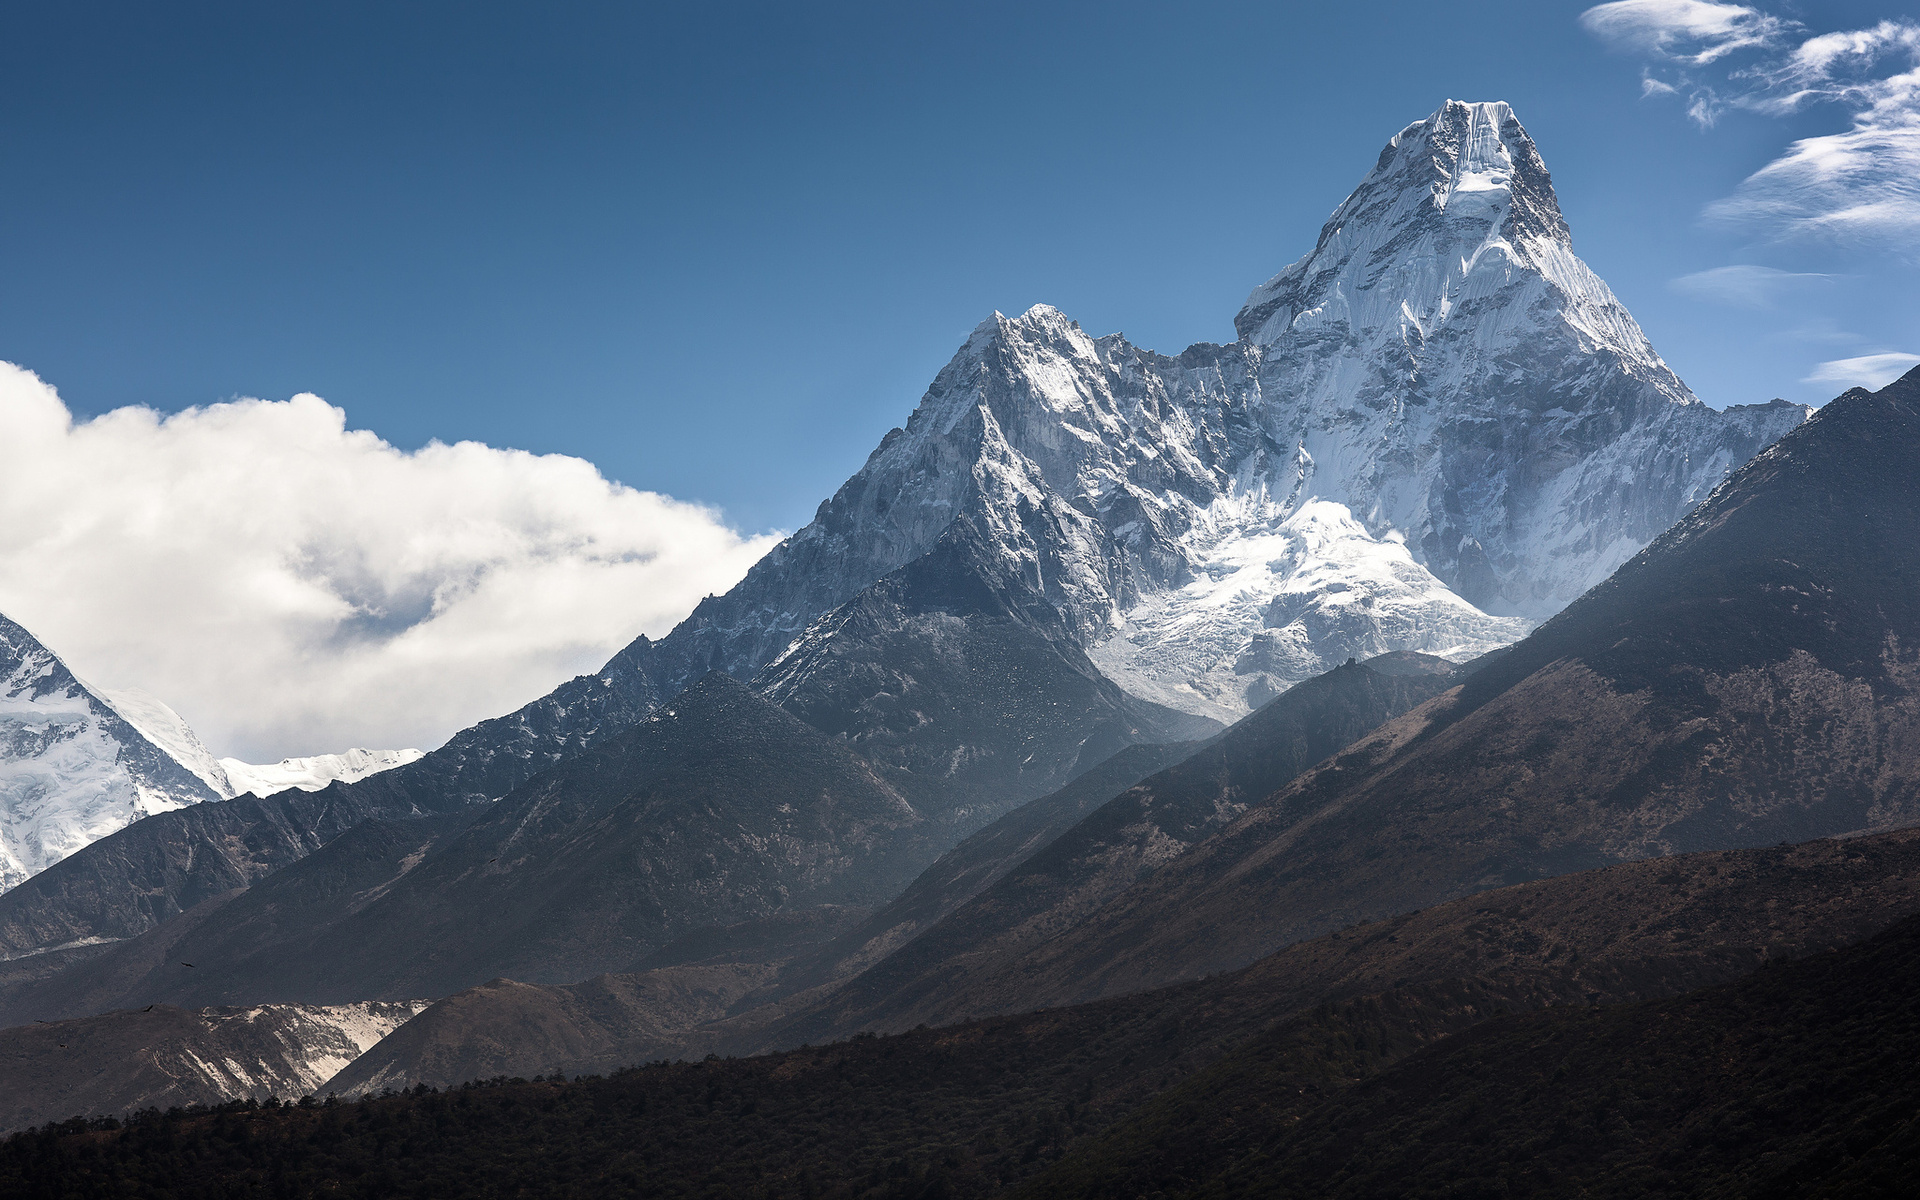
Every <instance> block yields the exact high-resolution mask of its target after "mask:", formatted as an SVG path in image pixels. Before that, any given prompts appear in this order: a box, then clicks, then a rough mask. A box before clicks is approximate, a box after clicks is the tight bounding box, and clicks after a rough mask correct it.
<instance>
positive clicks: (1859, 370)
mask: <svg viewBox="0 0 1920 1200" xmlns="http://www.w3.org/2000/svg"><path fill="white" fill-rule="evenodd" d="M1915 364H1920V354H1863V355H1861V356H1860V357H1859V358H1836V359H1834V360H1833V361H1832V362H1823V363H1821V364H1820V365H1819V366H1817V367H1815V368H1814V369H1813V374H1811V375H1809V376H1807V377H1806V378H1805V379H1803V380H1801V382H1802V383H1833V384H1839V385H1841V386H1843V387H1863V388H1871V389H1873V390H1875V391H1878V390H1879V389H1880V388H1883V387H1885V386H1887V385H1888V384H1890V383H1892V382H1893V381H1894V380H1896V379H1898V378H1900V377H1901V376H1902V375H1905V374H1906V373H1907V372H1908V371H1911V370H1912V369H1913V368H1914V366H1915Z"/></svg>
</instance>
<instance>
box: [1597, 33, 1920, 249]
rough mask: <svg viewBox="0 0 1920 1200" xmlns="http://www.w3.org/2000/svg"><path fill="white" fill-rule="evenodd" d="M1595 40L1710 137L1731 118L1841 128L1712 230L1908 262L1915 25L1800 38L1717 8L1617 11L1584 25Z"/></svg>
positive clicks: (1752, 182)
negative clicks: (1643, 61) (1855, 249)
mask: <svg viewBox="0 0 1920 1200" xmlns="http://www.w3.org/2000/svg"><path fill="white" fill-rule="evenodd" d="M1580 22H1581V24H1582V25H1583V26H1584V27H1585V28H1586V29H1587V30H1588V31H1589V32H1591V33H1593V34H1594V35H1595V36H1597V37H1600V38H1602V39H1603V40H1605V41H1608V42H1610V43H1612V44H1614V45H1616V46H1620V47H1622V48H1624V49H1629V50H1633V51H1636V52H1638V53H1641V54H1643V55H1645V56H1647V57H1648V58H1649V59H1650V60H1651V61H1650V63H1649V64H1648V66H1647V67H1645V68H1644V69H1643V71H1642V77H1641V78H1642V92H1643V94H1645V95H1648V96H1666V95H1674V96H1679V97H1682V98H1684V100H1685V102H1686V105H1687V112H1688V114H1689V115H1690V116H1691V117H1692V118H1693V119H1694V120H1695V121H1697V122H1698V123H1699V124H1700V125H1701V126H1702V127H1710V126H1712V125H1713V123H1714V122H1715V121H1716V120H1717V119H1718V118H1719V116H1720V115H1721V114H1723V113H1725V112H1726V111H1728V110H1730V109H1740V110H1745V111H1749V112H1755V113H1760V114H1764V115H1768V116H1786V115H1789V114H1792V113H1795V112H1799V111H1801V110H1803V109H1806V108H1808V107H1810V106H1813V105H1817V104H1832V105H1837V106H1839V107H1840V108H1842V109H1843V110H1844V111H1845V112H1846V114H1847V121H1848V124H1849V128H1847V129H1845V130H1842V131H1838V132H1835V133H1830V134H1823V135H1820V136H1818V137H1810V138H1803V139H1801V140H1799V141H1796V142H1794V143H1793V144H1792V145H1791V146H1789V147H1788V148H1787V150H1786V151H1785V153H1783V154H1781V155H1780V156H1779V157H1778V158H1776V159H1774V160H1773V161H1772V162H1770V163H1768V164H1767V165H1766V166H1764V167H1762V168H1761V169H1760V170H1758V171H1756V172H1754V173H1753V174H1752V175H1751V176H1749V177H1748V178H1747V179H1746V180H1744V181H1743V182H1742V183H1741V184H1740V185H1739V186H1738V187H1737V188H1736V189H1734V192H1733V194H1732V195H1730V196H1727V197H1726V198H1724V199H1722V200H1720V201H1717V202H1716V203H1714V204H1712V205H1710V206H1709V207H1708V209H1707V212H1706V216H1707V217H1708V219H1709V220H1711V221H1714V222H1717V223H1721V224H1725V225H1730V226H1738V227H1743V228H1749V229H1753V230H1755V231H1758V232H1760V233H1762V234H1764V235H1766V236H1770V237H1773V238H1776V239H1779V240H1793V239H1800V238H1822V239H1828V240H1833V241H1839V242H1849V243H1856V244H1873V245H1886V246H1892V247H1895V248H1897V249H1899V250H1901V251H1902V252H1905V253H1909V254H1911V253H1913V247H1914V244H1915V235H1916V234H1920V22H1915V21H1912V20H1904V19H1903V20H1887V21H1881V22H1879V23H1878V24H1876V25H1874V26H1872V27H1869V28H1864V29H1848V30H1839V31H1835V32H1830V33H1822V34H1817V35H1811V36H1809V35H1807V33H1806V31H1805V29H1804V28H1803V27H1802V26H1800V25H1799V24H1797V23H1795V22H1792V21H1788V20H1786V19H1784V18H1781V17H1777V16H1773V15H1770V14H1767V13H1765V12H1762V11H1761V10H1759V9H1757V8H1753V7H1751V6H1748V5H1741V4H1726V3H1718V2H1712V0H1620V2H1619V3H1613V4H1602V5H1599V6H1597V7H1594V8H1590V9H1588V10H1587V11H1586V12H1585V13H1583V14H1581V17H1580Z"/></svg>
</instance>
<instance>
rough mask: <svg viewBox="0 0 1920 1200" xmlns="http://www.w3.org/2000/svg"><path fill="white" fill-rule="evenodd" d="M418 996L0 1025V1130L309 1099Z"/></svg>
mask: <svg viewBox="0 0 1920 1200" xmlns="http://www.w3.org/2000/svg"><path fill="white" fill-rule="evenodd" d="M423 1007H424V1005H423V1004H422V1003H420V1002H414V1001H409V1002H402V1003H374V1004H346V1005H339V1006H336V1007H332V1008H320V1007H314V1006H311V1005H297V1004H282V1005H266V1006H262V1007H256V1008H246V1009H232V1008H225V1009H206V1010H202V1011H198V1012H186V1011H183V1010H181V1009H177V1008H174V1007H172V1006H170V1005H164V1004H162V1005H157V1006H154V1007H153V1008H151V1009H149V1010H147V1011H144V1012H116V1013H107V1014H105V1015H103V1016H98V1017H87V1018H84V1019H81V1020H74V1021H56V1022H52V1023H50V1024H39V1025H28V1026H25V1027H24V1028H19V1029H6V1030H0V1131H5V1130H12V1129H21V1128H26V1127H31V1126H34V1125H38V1124H41V1123H42V1122H46V1121H63V1120H65V1119H67V1118H68V1117H71V1116H73V1115H74V1114H75V1113H78V1112H91V1113H130V1112H136V1111H138V1110H140V1109H144V1108H171V1107H173V1106H175V1105H188V1104H218V1103H220V1102H221V1101H223V1100H234V1099H254V1100H265V1099H267V1098H268V1097H269V1096H278V1097H280V1098H282V1099H285V1100H292V1099H295V1098H297V1097H300V1096H305V1095H310V1094H311V1093H312V1092H313V1091H314V1090H315V1089H317V1088H319V1087H320V1086H321V1085H322V1084H324V1083H325V1082H326V1081H327V1080H328V1079H329V1078H331V1077H332V1076H334V1075H336V1074H338V1073H339V1071H340V1069H341V1068H342V1067H344V1066H346V1065H347V1064H348V1063H350V1062H352V1061H353V1060H354V1059H355V1058H358V1057H359V1056H360V1055H361V1054H362V1053H364V1052H365V1051H366V1050H367V1049H368V1048H369V1047H371V1046H373V1045H374V1044H375V1043H376V1042H378V1041H380V1040H381V1039H382V1038H384V1037H386V1036H387V1035H388V1034H389V1033H391V1032H393V1030H395V1029H397V1028H399V1027H400V1026H401V1025H403V1024H405V1023H406V1022H407V1021H408V1020H410V1019H412V1017H413V1016H414V1014H416V1013H418V1012H419V1011H420V1010H421V1009H422V1008H423Z"/></svg>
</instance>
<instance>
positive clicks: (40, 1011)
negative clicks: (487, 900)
mask: <svg viewBox="0 0 1920 1200" xmlns="http://www.w3.org/2000/svg"><path fill="white" fill-rule="evenodd" d="M473 816H474V813H473V811H472V810H467V811H465V812H457V813H449V814H446V815H444V816H438V817H421V818H416V819H414V820H410V821H382V820H369V821H363V822H361V823H360V824H359V825H356V826H354V827H353V828H352V829H350V830H348V831H347V832H346V833H344V834H342V835H340V836H339V837H337V838H335V839H334V840H333V841H331V842H329V843H327V844H326V845H325V846H323V847H321V848H320V849H318V850H316V851H314V852H313V853H312V854H310V855H308V856H306V857H305V858H302V859H301V860H299V861H298V862H295V863H292V864H289V865H288V866H287V867H285V868H283V869H281V870H279V871H276V872H274V873H273V874H272V875H269V876H267V877H266V878H265V879H263V880H261V881H260V882H259V883H257V884H255V885H254V886H253V887H251V888H246V889H235V890H233V891H230V892H225V893H222V894H220V895H218V896H213V897H210V898H208V899H207V900H204V901H202V902H201V903H200V904H197V905H195V906H194V907H193V908H191V909H188V910H187V911H186V912H185V913H182V914H181V915H180V916H178V917H176V918H174V919H173V920H171V921H168V922H166V923H165V924H163V925H160V926H159V927H157V928H155V929H150V930H148V931H147V932H146V933H143V934H141V935H140V936H139V937H137V938H131V939H129V940H127V941H123V942H120V943H118V944H116V945H114V946H112V947H110V948H108V949H107V950H106V952H105V953H103V954H100V955H98V956H97V957H94V958H91V959H88V960H87V961H84V962H80V963H76V964H73V965H71V966H69V967H67V968H66V969H65V970H63V971H60V972H57V973H55V974H54V975H52V976H51V977H49V978H45V979H42V980H32V981H23V982H21V983H16V984H12V985H8V986H0V1025H13V1024H21V1023H24V1022H27V1021H30V1020H51V1019H55V1018H61V1017H80V1016H86V1015H90V1014H93V1013H101V1012H106V1011H108V1010H110V1009H115V1008H137V1007H140V1006H142V1005H147V1004H152V1003H155V1002H162V1003H168V1004H177V1005H180V1006H182V1007H185V1008H200V1007H203V1006H209V1005H220V1004H250V1003H260V1002H265V1001H274V1000H278V999H280V998H281V997H283V996H285V995H287V994H289V991H290V989H289V988H288V986H287V985H286V982H285V981H283V980H281V979H279V978H277V977H276V975H277V973H278V972H279V970H280V969H281V964H282V963H283V962H284V961H286V960H287V959H289V958H292V959H296V960H297V959H300V958H302V957H304V956H305V955H307V954H308V953H310V952H311V951H310V948H311V947H312V946H313V944H314V942H315V940H316V939H317V938H319V937H321V936H322V935H324V934H325V932H326V931H327V930H328V929H331V928H332V927H333V926H334V925H335V924H337V923H338V922H340V921H342V920H345V919H346V918H348V917H350V916H352V915H353V914H354V913H356V912H358V911H360V910H361V909H363V908H365V907H366V906H367V905H369V904H371V903H373V902H374V901H376V900H378V899H379V898H380V897H381V896H383V895H385V894H386V893H387V891H388V890H390V889H391V888H392V887H393V885H394V884H395V883H396V882H397V881H398V880H399V879H400V878H401V877H402V876H404V875H406V874H407V872H408V871H411V870H412V869H413V868H414V867H416V866H418V865H419V864H420V862H421V861H422V860H424V859H425V858H426V857H427V856H428V855H429V854H431V853H432V852H433V851H434V850H436V849H439V848H441V847H443V846H445V845H446V844H448V843H449V842H451V841H452V840H453V839H454V838H455V837H457V836H458V835H459V833H460V831H461V830H463V829H465V828H466V826H467V825H468V824H469V823H470V822H471V821H472V820H473ZM187 963H192V964H193V965H192V966H191V967H189V966H186V965H185V964H187Z"/></svg>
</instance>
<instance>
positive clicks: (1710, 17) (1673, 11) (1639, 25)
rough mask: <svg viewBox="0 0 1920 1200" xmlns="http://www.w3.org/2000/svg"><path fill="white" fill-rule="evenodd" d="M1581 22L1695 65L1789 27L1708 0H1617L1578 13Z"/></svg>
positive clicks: (1761, 42) (1618, 40) (1765, 41)
mask: <svg viewBox="0 0 1920 1200" xmlns="http://www.w3.org/2000/svg"><path fill="white" fill-rule="evenodd" d="M1580 24H1582V25H1584V26H1585V27H1586V29H1587V32H1589V33H1592V34H1594V35H1595V36H1597V37H1600V38H1603V39H1605V40H1606V41H1610V42H1613V43H1615V44H1617V45H1620V46H1624V47H1626V48H1628V49H1632V50H1638V51H1640V52H1642V53H1644V54H1651V55H1654V56H1656V57H1658V58H1663V59H1671V60H1675V61H1679V62H1685V63H1692V64H1694V65H1704V64H1706V63H1710V62H1713V61H1715V60H1716V59H1720V58H1724V57H1726V56H1727V55H1729V54H1732V53H1733V52H1734V51H1736V50H1743V49H1746V48H1748V47H1753V46H1771V45H1774V44H1775V43H1777V42H1778V41H1779V40H1780V38H1781V37H1782V36H1783V35H1784V34H1785V33H1786V32H1787V30H1788V29H1790V28H1791V24H1790V23H1789V22H1787V21H1783V20H1781V19H1780V18H1779V17H1773V16H1768V15H1767V14H1765V13H1763V12H1761V11H1759V10H1758V9H1754V8H1748V7H1747V6H1746V5H1744V4H1719V3H1713V2H1711V0H1617V2H1616V3H1613V4H1601V5H1596V6H1595V7H1593V8H1590V9H1588V10H1587V11H1586V12H1583V13H1581V14H1580Z"/></svg>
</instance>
